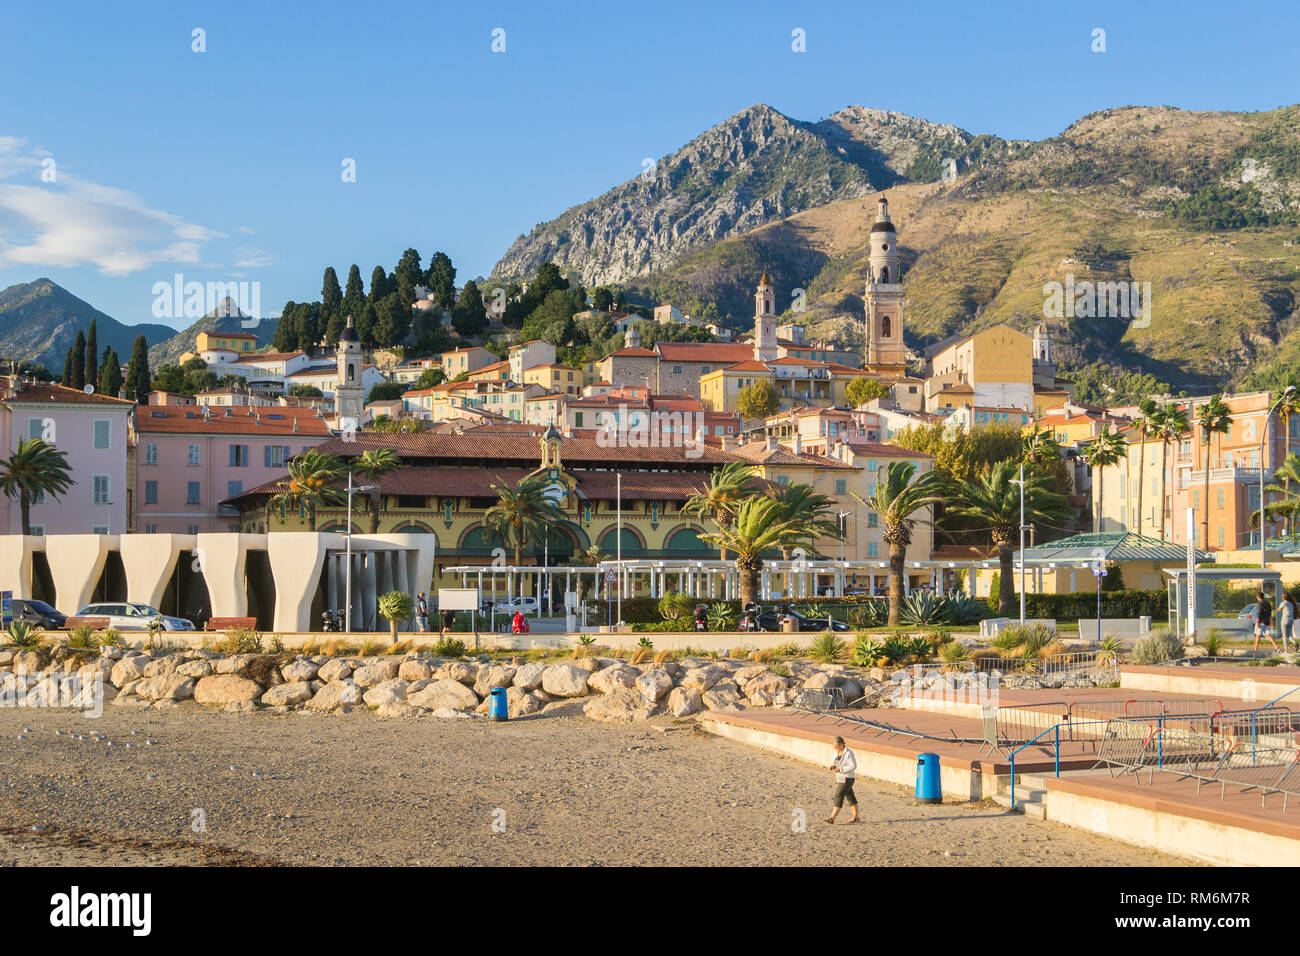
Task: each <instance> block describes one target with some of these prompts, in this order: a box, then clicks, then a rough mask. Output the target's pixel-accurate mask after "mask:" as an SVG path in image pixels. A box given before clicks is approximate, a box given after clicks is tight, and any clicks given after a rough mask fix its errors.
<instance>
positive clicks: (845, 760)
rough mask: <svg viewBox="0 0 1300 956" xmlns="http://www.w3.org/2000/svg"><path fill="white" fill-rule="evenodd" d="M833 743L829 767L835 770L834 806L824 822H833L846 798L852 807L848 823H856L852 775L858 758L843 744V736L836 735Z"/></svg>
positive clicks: (856, 800)
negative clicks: (832, 753)
mask: <svg viewBox="0 0 1300 956" xmlns="http://www.w3.org/2000/svg"><path fill="white" fill-rule="evenodd" d="M833 744H834V747H835V759H834V760H832V761H831V765H830V769H831V770H833V771H834V772H835V784H836V786H835V807H834V809H832V810H831V815H830V816H829V817H827V818H826V822H827V823H834V822H835V817H836V816H837V815H838V814H839V812H840V809H841V808H842V807H843V806H844V801H845V800H847V801H848V802H849V806H850V807H852V808H853V816H852V817H850V818H849V823H857V822H858V798H857V797H855V796H854V795H853V776H854V773H855V771H856V770H857V769H858V760H857V758H856V757H854V756H853V751H852V750H850V749H849V748H848V747H846V746H844V738H843V737H836V738H835V740H834V741H833Z"/></svg>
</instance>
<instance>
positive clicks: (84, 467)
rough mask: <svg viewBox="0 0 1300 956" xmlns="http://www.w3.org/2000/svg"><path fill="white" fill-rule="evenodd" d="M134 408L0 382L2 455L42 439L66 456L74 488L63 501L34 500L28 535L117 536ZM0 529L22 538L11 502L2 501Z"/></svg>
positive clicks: (125, 499) (125, 503) (68, 391)
mask: <svg viewBox="0 0 1300 956" xmlns="http://www.w3.org/2000/svg"><path fill="white" fill-rule="evenodd" d="M134 409H135V403H134V402H130V401H127V400H125V399H120V398H113V397H111V396H108V395H95V394H89V395H88V394H86V393H85V392H83V391H80V390H79V389H75V388H64V387H63V386H62V385H52V384H46V383H40V382H34V381H30V380H25V379H24V378H22V377H21V376H3V377H0V445H2V446H3V447H4V448H5V449H6V451H5V453H4V454H5V457H8V456H9V455H10V454H12V453H13V451H14V450H15V449H16V448H17V446H18V442H19V441H20V440H21V439H24V438H44V439H45V440H46V441H47V442H49V443H50V444H52V445H54V446H55V447H56V448H58V449H59V451H61V452H63V453H64V454H65V456H66V457H67V461H68V470H69V472H70V474H71V475H72V480H73V481H75V482H76V484H74V485H73V486H72V487H71V488H69V489H68V491H67V494H65V495H63V497H62V498H59V499H55V498H52V497H49V498H45V499H42V500H40V501H36V502H33V504H32V507H31V523H32V533H33V534H121V533H123V532H124V531H126V530H127V515H128V513H129V511H130V492H129V489H128V484H127V464H126V463H127V443H128V436H129V432H130V419H131V413H132V411H133V410H134ZM0 528H3V529H4V531H5V532H6V533H8V534H22V510H21V509H20V508H19V506H18V499H17V498H7V497H3V496H0Z"/></svg>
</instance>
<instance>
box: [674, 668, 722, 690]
mask: <svg viewBox="0 0 1300 956" xmlns="http://www.w3.org/2000/svg"><path fill="white" fill-rule="evenodd" d="M727 675H728V671H727V669H726V668H725V667H719V666H718V665H717V664H708V665H706V666H704V667H694V668H691V669H690V670H688V671H687V672H686V673H685V674H684V675H683V676H682V686H683V687H690V688H692V689H693V690H698V691H699V692H700V693H701V694H702V693H704V692H705V691H706V690H708V689H709V688H711V687H712V686H713V685H714V684H716V683H717V682H718V681H720V680H722V679H723V678H724V677H726V676H727Z"/></svg>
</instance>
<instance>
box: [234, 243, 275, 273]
mask: <svg viewBox="0 0 1300 956" xmlns="http://www.w3.org/2000/svg"><path fill="white" fill-rule="evenodd" d="M274 261H275V258H274V257H273V256H272V255H271V254H270V253H269V252H267V251H265V250H264V249H250V248H248V247H240V248H238V249H236V250H235V267H236V268H239V269H261V268H262V267H263V266H269V265H270V264H271V263H272V262H274Z"/></svg>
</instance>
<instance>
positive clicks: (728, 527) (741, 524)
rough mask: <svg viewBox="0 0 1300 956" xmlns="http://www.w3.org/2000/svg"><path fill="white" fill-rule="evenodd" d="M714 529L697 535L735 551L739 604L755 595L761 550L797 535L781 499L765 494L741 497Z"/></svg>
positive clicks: (767, 549)
mask: <svg viewBox="0 0 1300 956" xmlns="http://www.w3.org/2000/svg"><path fill="white" fill-rule="evenodd" d="M715 523H716V524H717V528H718V530H717V531H708V532H705V533H704V534H701V535H700V537H701V538H702V539H703V540H705V541H707V542H709V543H710V544H714V545H716V546H717V547H718V548H719V549H720V550H721V552H722V553H723V554H726V553H727V552H728V551H733V552H735V555H736V571H737V572H738V573H739V575H740V603H741V606H742V607H743V606H746V605H749V604H752V603H753V602H754V599H755V597H756V595H757V594H758V577H759V573H760V572H761V571H762V570H763V552H764V551H770V550H772V549H773V548H779V547H781V544H782V542H784V541H788V540H790V538H791V536H792V535H797V534H798V522H797V521H796V520H793V519H791V518H789V517H788V516H787V515H786V514H785V510H784V509H783V508H782V506H781V502H779V501H777V500H776V499H775V498H770V497H768V496H767V495H751V496H749V497H747V498H742V499H741V500H740V502H739V503H738V504H737V505H736V508H735V511H734V512H732V513H731V514H730V518H729V520H728V521H727V522H726V523H725V524H724V523H721V522H715Z"/></svg>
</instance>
